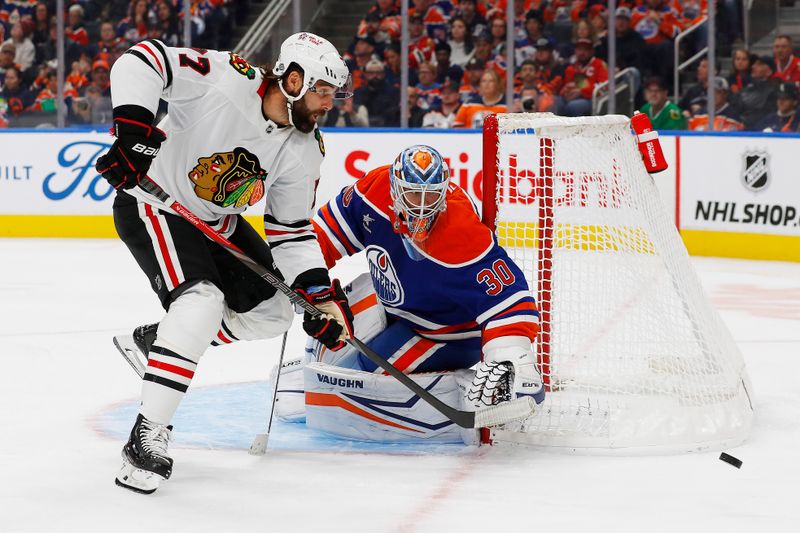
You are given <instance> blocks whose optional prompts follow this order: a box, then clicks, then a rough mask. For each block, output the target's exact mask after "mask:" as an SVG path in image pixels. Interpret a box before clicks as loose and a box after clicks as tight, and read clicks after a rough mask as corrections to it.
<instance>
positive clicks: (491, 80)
mask: <svg viewBox="0 0 800 533" xmlns="http://www.w3.org/2000/svg"><path fill="white" fill-rule="evenodd" d="M478 91H479V92H480V95H481V100H480V102H477V103H466V104H463V105H462V106H461V109H459V110H458V114H456V119H455V122H454V123H453V126H454V127H456V128H481V127H483V121H484V119H485V118H486V117H487V116H488V115H490V114H491V113H507V112H508V106H506V102H505V95H504V94H503V84H502V81H501V80H500V75H499V74H497V72H495V71H494V70H491V69H487V70H486V72H484V73H483V76H481V85H480V88H479V89H478Z"/></svg>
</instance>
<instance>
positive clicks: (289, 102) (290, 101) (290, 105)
mask: <svg viewBox="0 0 800 533" xmlns="http://www.w3.org/2000/svg"><path fill="white" fill-rule="evenodd" d="M278 88H279V89H280V90H281V94H283V96H284V97H285V98H286V111H287V112H288V113H289V125H290V126H294V119H293V118H292V110H294V103H295V102H296V101H298V100H300V99H301V98H302V97H303V95H305V94H306V91H307V90H308V86H307V85H306V84H305V83H303V84H301V86H300V94H298V95H297V96H292V95H290V94H289V93H288V92H286V89H284V88H283V78H281V79H279V80H278Z"/></svg>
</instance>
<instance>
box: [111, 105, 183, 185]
mask: <svg viewBox="0 0 800 533" xmlns="http://www.w3.org/2000/svg"><path fill="white" fill-rule="evenodd" d="M112 133H113V135H115V136H116V137H117V140H116V141H114V144H113V145H111V148H110V149H109V150H108V153H106V154H105V155H102V156H100V157H98V158H97V165H96V166H95V168H96V169H97V172H98V173H99V174H100V175H102V176H103V177H104V178H105V179H106V181H108V183H110V184H111V186H112V187H114V188H115V189H120V188H121V189H132V188H133V187H136V186H137V185H138V184H139V182H140V181H141V180H142V179H144V178H145V177H147V171H148V170H150V163H152V162H153V158H154V157H155V156H156V155H157V154H158V150H159V149H160V147H161V143H162V142H164V141H165V140H166V138H167V136H166V135H165V134H164V132H163V131H161V130H160V129H158V128H155V127H153V126H149V125H148V124H146V123H144V122H140V121H138V120H134V119H130V118H123V117H117V118H115V119H114V128H113V130H112Z"/></svg>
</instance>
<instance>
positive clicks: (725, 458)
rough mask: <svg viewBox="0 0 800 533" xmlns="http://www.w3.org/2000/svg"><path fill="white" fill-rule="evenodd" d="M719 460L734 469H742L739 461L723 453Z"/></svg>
mask: <svg viewBox="0 0 800 533" xmlns="http://www.w3.org/2000/svg"><path fill="white" fill-rule="evenodd" d="M719 460H720V461H725V462H726V463H728V464H729V465H732V466H735V467H736V468H741V467H742V461H741V460H740V459H737V458H736V457H734V456H732V455H728V454H727V453H724V452H723V453H721V454H719Z"/></svg>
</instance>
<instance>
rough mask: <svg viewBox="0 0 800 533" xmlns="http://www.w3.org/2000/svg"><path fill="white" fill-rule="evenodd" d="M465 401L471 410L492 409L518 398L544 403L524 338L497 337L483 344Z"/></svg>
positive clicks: (529, 347) (540, 385)
mask: <svg viewBox="0 0 800 533" xmlns="http://www.w3.org/2000/svg"><path fill="white" fill-rule="evenodd" d="M483 351H484V356H483V361H482V362H481V363H479V364H478V367H477V369H476V372H475V378H474V379H473V380H472V386H471V387H470V389H469V392H468V393H467V398H468V399H469V400H470V401H471V402H472V403H473V405H475V407H484V406H487V405H495V404H497V403H500V402H503V401H508V400H513V399H516V398H519V397H521V396H531V397H532V398H533V399H534V401H535V402H536V403H537V404H538V403H541V402H542V401H543V400H544V387H543V386H542V378H541V377H540V376H539V371H538V370H537V368H536V360H535V357H534V355H533V351H532V350H531V343H530V340H529V339H528V338H526V337H500V338H497V339H494V340H491V341H489V342H487V343H486V345H485V346H484V348H483Z"/></svg>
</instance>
